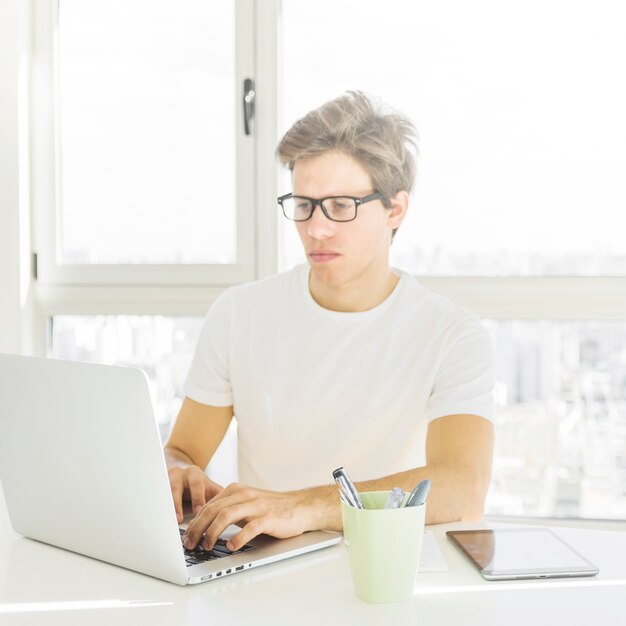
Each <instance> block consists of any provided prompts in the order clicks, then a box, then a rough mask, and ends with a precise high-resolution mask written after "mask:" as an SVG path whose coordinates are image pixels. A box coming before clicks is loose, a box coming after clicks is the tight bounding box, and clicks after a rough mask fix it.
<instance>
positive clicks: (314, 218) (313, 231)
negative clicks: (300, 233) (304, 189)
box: [307, 204, 335, 239]
mask: <svg viewBox="0 0 626 626" xmlns="http://www.w3.org/2000/svg"><path fill="white" fill-rule="evenodd" d="M307 232H308V233H309V235H310V236H311V237H313V238H314V239H326V238H328V237H331V236H332V235H333V234H334V232H335V222H333V221H332V220H329V219H328V218H327V217H326V215H325V214H324V211H322V207H321V206H320V205H319V204H316V205H315V207H314V208H313V215H311V218H310V219H309V221H308V229H307Z"/></svg>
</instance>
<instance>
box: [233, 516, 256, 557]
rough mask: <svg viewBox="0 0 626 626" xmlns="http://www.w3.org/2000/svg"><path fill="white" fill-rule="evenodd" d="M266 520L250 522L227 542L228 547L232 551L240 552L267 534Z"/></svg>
mask: <svg viewBox="0 0 626 626" xmlns="http://www.w3.org/2000/svg"><path fill="white" fill-rule="evenodd" d="M265 525H266V518H265V517H257V518H256V519H253V520H250V521H249V522H248V523H247V524H246V525H245V526H244V527H243V529H242V530H241V531H240V532H238V533H237V534H236V535H234V536H233V537H231V538H230V540H229V541H227V542H226V547H227V548H228V549H229V550H231V551H233V552H234V551H235V550H240V549H241V548H243V547H244V546H245V545H246V544H247V543H250V541H252V540H253V539H254V538H255V537H257V536H258V535H260V534H261V533H263V532H265Z"/></svg>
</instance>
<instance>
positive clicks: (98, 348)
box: [50, 315, 237, 485]
mask: <svg viewBox="0 0 626 626" xmlns="http://www.w3.org/2000/svg"><path fill="white" fill-rule="evenodd" d="M203 321H204V318H203V317H166V316H162V315H154V316H152V315H55V316H54V318H53V320H52V349H51V351H50V356H52V357H56V358H60V359H69V360H73V361H90V362H93V363H107V364H111V365H126V366H131V367H138V368H140V369H142V370H144V372H146V374H147V375H148V379H149V384H150V393H151V396H152V403H153V406H154V410H155V413H156V419H157V422H158V425H159V431H160V433H161V439H162V440H163V441H165V439H166V438H167V436H168V434H169V431H170V428H171V425H172V421H173V420H174V419H175V418H176V416H177V415H178V411H179V409H180V405H181V403H182V400H183V397H184V394H183V384H184V382H185V379H186V378H187V372H188V371H189V367H190V366H191V360H192V359H193V354H194V351H195V347H196V342H197V340H198V336H199V335H200V329H201V327H202V323H203ZM206 473H207V475H209V476H210V477H211V478H212V479H213V480H214V481H216V482H217V483H219V484H221V485H227V484H229V483H230V482H233V481H236V480H237V425H236V421H235V420H233V422H232V423H231V425H230V428H229V429H228V431H227V433H226V435H225V436H224V439H223V440H222V443H221V444H220V446H219V448H218V449H217V451H216V452H215V454H214V455H213V458H212V459H211V462H210V463H209V465H208V466H207V468H206Z"/></svg>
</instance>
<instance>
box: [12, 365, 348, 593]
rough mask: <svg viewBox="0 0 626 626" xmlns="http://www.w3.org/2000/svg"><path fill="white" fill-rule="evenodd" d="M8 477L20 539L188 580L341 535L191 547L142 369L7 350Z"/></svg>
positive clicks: (320, 544) (178, 580) (324, 542)
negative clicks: (205, 549) (185, 542)
mask: <svg viewBox="0 0 626 626" xmlns="http://www.w3.org/2000/svg"><path fill="white" fill-rule="evenodd" d="M0 479H1V481H2V486H3V488H4V494H5V498H6V503H7V509H8V512H9V517H10V519H11V524H12V526H13V528H14V529H15V531H16V532H18V533H20V534H22V535H24V536H26V537H30V538H32V539H37V540H38V541H43V542H45V543H48V544H51V545H54V546H58V547H60V548H64V549H66V550H71V551H73V552H77V553H80V554H84V555H86V556H90V557H93V558H95V559H100V560H102V561H106V562H108V563H113V564H115V565H119V566H121V567H125V568H128V569H131V570H135V571H137V572H142V573H144V574H149V575H150V576H155V577H157V578H161V579H163V580H167V581H170V582H173V583H177V584H179V585H185V584H190V583H199V582H203V581H206V580H215V579H216V578H220V577H224V576H228V575H230V574H235V573H237V572H243V571H245V570H247V569H250V568H252V567H257V566H259V565H265V564H267V563H272V562H274V561H278V560H281V559H285V558H289V557H292V556H296V555H299V554H304V553H306V552H310V551H312V550H317V549H319V548H325V547H327V546H331V545H333V544H336V543H337V542H338V541H339V540H340V538H341V535H339V534H337V533H332V532H326V531H316V532H309V533H305V534H303V535H300V536H299V537H293V538H291V539H274V538H272V537H268V536H259V537H257V538H256V539H254V540H253V541H251V542H250V544H248V546H246V549H244V550H242V551H239V552H237V553H228V550H226V548H225V547H224V544H223V542H222V543H220V544H218V545H217V546H216V549H215V550H213V551H211V553H203V554H199V553H189V551H185V550H184V549H183V546H182V542H181V537H180V529H179V526H178V523H177V520H176V514H175V511H174V504H173V501H172V496H171V492H170V487H169V481H168V477H167V470H166V465H165V459H164V456H163V450H162V447H161V441H160V439H159V433H158V427H157V423H156V420H155V417H154V411H153V408H152V402H151V398H150V393H149V389H148V380H147V378H146V375H145V374H144V372H142V371H141V370H139V369H134V368H128V367H117V366H111V365H94V364H88V363H75V362H70V361H61V360H54V359H40V358H35V357H23V356H13V355H2V354H0ZM238 530H239V529H238V528H236V527H231V528H229V529H228V530H227V532H226V533H225V536H224V537H223V539H227V538H228V537H229V536H232V534H233V533H234V532H237V531H238ZM229 531H230V532H229Z"/></svg>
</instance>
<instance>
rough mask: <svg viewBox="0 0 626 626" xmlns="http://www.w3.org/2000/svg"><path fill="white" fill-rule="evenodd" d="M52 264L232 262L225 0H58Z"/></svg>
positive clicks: (230, 79)
mask: <svg viewBox="0 0 626 626" xmlns="http://www.w3.org/2000/svg"><path fill="white" fill-rule="evenodd" d="M58 41H59V47H58V49H59V61H58V63H59V95H60V119H61V122H60V144H61V146H60V154H61V172H60V179H61V215H60V220H61V247H60V250H61V251H60V256H61V258H60V259H59V260H60V262H62V263H68V264H71V263H88V264H89V263H102V264H111V263H122V264H125V263H130V264H135V263H138V264H156V263H159V264H195V263H197V264H203V263H211V264H231V263H235V262H236V223H235V207H236V195H235V112H236V105H235V83H234V81H235V70H234V63H235V57H234V3H233V2H205V1H204V0H180V1H179V2H169V1H166V0H150V1H148V0H60V2H59V39H58Z"/></svg>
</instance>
